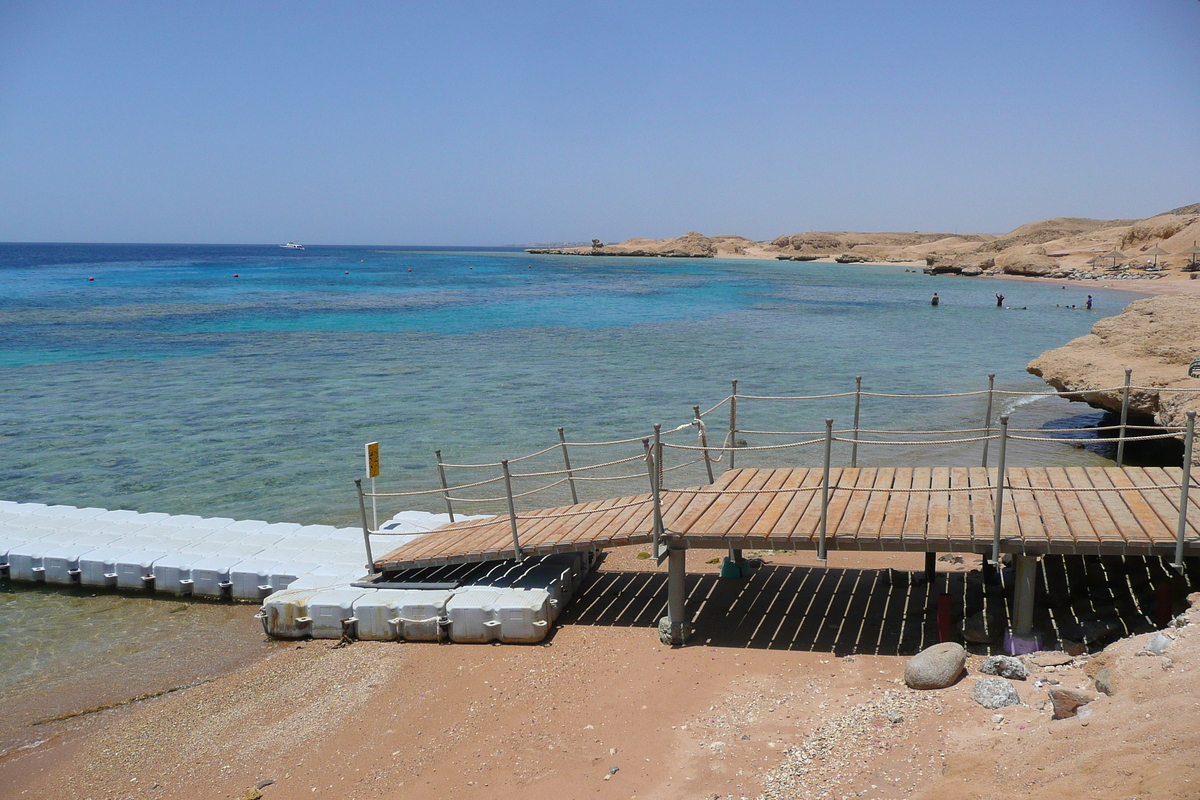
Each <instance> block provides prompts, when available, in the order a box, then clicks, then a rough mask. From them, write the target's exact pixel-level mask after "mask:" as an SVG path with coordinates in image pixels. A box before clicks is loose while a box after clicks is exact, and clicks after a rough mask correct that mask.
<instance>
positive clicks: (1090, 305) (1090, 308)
mask: <svg viewBox="0 0 1200 800" xmlns="http://www.w3.org/2000/svg"><path fill="white" fill-rule="evenodd" d="M1086 306H1087V310H1088V311H1091V310H1092V296H1091V295H1090V294H1089V295H1088V299H1087V303H1086Z"/></svg>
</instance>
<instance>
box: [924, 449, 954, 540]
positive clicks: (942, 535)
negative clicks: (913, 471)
mask: <svg viewBox="0 0 1200 800" xmlns="http://www.w3.org/2000/svg"><path fill="white" fill-rule="evenodd" d="M929 485H930V487H931V488H934V489H948V488H950V468H949V467H934V468H933V471H932V473H931V474H930V478H929ZM950 497H951V494H950V493H949V492H936V493H933V494H930V495H929V512H928V514H927V520H928V522H927V527H926V532H925V550H926V552H931V553H932V552H936V551H938V550H942V551H945V550H951V549H953V548H952V546H951V540H950Z"/></svg>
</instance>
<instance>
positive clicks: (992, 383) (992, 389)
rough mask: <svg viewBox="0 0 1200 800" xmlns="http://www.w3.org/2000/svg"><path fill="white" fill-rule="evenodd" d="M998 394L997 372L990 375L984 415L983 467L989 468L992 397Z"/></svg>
mask: <svg viewBox="0 0 1200 800" xmlns="http://www.w3.org/2000/svg"><path fill="white" fill-rule="evenodd" d="M995 395H996V373H994V372H993V373H991V374H989V375H988V402H987V411H986V412H985V413H984V415H983V436H984V439H983V465H982V466H983V468H984V469H987V459H988V445H989V444H991V441H992V398H993V397H995Z"/></svg>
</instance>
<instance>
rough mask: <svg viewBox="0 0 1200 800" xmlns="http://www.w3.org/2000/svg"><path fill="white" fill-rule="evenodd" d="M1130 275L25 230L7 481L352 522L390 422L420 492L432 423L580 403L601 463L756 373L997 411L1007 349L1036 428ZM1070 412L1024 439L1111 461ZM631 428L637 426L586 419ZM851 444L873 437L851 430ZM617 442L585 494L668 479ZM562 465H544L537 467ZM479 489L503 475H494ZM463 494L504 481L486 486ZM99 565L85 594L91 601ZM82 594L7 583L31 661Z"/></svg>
mask: <svg viewBox="0 0 1200 800" xmlns="http://www.w3.org/2000/svg"><path fill="white" fill-rule="evenodd" d="M935 292H936V293H937V294H938V295H939V298H940V303H939V305H938V306H936V307H934V306H932V305H931V303H930V300H931V297H932V295H933V294H934V293H935ZM997 293H1002V294H1003V295H1005V298H1004V301H1003V303H1002V306H1001V307H998V306H997V298H996V294H997ZM1089 294H1090V295H1092V297H1093V308H1092V309H1091V310H1090V311H1089V310H1086V309H1085V308H1084V305H1085V301H1086V298H1087V296H1088V295H1089ZM1133 299H1136V295H1133V294H1130V293H1127V292H1121V291H1117V290H1111V289H1107V288H1103V287H1099V286H1097V285H1095V284H1093V283H1090V282H1089V283H1076V282H1066V283H1061V284H1060V283H1053V282H1018V281H1009V280H1004V279H989V278H963V277H955V276H929V275H925V274H923V273H922V272H921V270H920V269H919V268H917V267H911V266H909V267H906V266H901V265H879V264H876V265H871V264H856V265H837V264H827V263H796V262H783V261H763V260H744V259H729V260H726V259H669V258H620V257H579V256H550V255H529V254H527V253H525V252H524V251H523V250H521V249H519V248H490V249H489V248H445V247H442V248H433V247H430V248H414V247H396V246H377V247H342V246H308V247H306V248H305V249H304V250H289V249H285V248H282V247H279V246H278V245H273V244H270V245H237V246H234V245H220V246H217V245H167V244H0V500H10V501H19V502H39V503H65V504H71V505H76V506H99V507H103V508H110V509H116V508H126V509H133V510H138V511H147V512H149V511H157V512H166V513H169V514H199V515H204V516H227V517H234V518H237V519H265V520H268V521H271V522H277V521H289V522H299V523H305V524H315V523H324V524H333V525H339V526H355V525H358V524H360V521H361V515H360V508H359V504H358V497H357V494H356V490H355V486H354V480H355V479H356V478H361V477H363V476H364V469H365V467H364V445H365V444H366V443H368V442H378V443H379V448H380V467H381V474H380V476H379V478H378V480H377V482H376V483H377V490H378V491H379V492H396V493H403V492H414V491H421V490H428V489H432V488H436V487H437V486H438V483H437V480H438V473H437V467H436V455H435V451H439V450H440V451H441V454H442V457H443V459H444V461H445V462H447V463H449V464H485V465H488V466H484V467H480V468H474V469H465V468H459V467H448V468H447V473H448V480H449V481H450V482H451V483H462V482H472V481H478V480H486V479H489V478H493V477H496V476H497V475H498V474H499V471H498V468H497V467H496V466H495V464H496V462H498V461H499V460H500V459H519V458H520V457H522V456H524V455H526V454H529V453H532V452H535V451H539V450H543V449H545V448H548V447H550V448H552V447H553V445H555V444H556V443H557V442H558V441H559V438H558V432H557V428H559V427H563V428H564V436H565V437H566V439H567V440H568V441H569V442H571V443H572V445H571V450H570V452H571V456H572V461H573V466H575V467H580V466H587V465H590V464H594V463H600V462H602V461H607V460H621V459H624V458H627V457H630V456H636V455H637V454H638V453H640V452H642V444H641V442H640V437H645V436H648V435H651V434H652V431H653V425H654V424H655V423H658V424H661V425H662V426H663V429H664V430H667V431H670V430H672V429H675V428H677V427H678V426H680V425H684V426H685V428H684V429H683V430H679V431H676V432H675V433H672V434H670V435H669V436H668V437H667V441H669V442H677V443H681V444H687V445H693V446H694V445H696V444H697V443H698V441H699V439H698V430H697V428H696V427H695V426H687V423H688V422H689V421H690V420H691V419H692V417H693V411H692V409H693V406H700V407H701V410H702V411H707V410H708V409H710V408H712V407H713V406H718V407H717V408H716V409H715V410H713V411H712V412H711V413H709V414H707V415H706V416H705V417H704V419H705V427H706V433H707V436H708V438H709V440H710V442H712V443H715V444H719V443H720V442H721V441H723V440H724V439H725V437H727V435H728V429H729V406H728V404H725V405H719V404H720V403H721V401H722V400H723V399H725V398H726V397H727V396H728V395H729V394H730V391H731V381H734V380H737V381H738V392H739V394H741V395H746V396H755V397H796V396H820V395H836V394H844V393H846V392H852V391H853V390H854V388H855V379H856V377H859V376H861V377H862V388H863V390H864V391H865V392H871V393H875V394H929V393H940V394H952V395H954V394H961V393H974V394H969V395H967V396H955V397H946V398H937V399H927V400H911V399H904V398H883V397H874V396H866V397H863V398H862V400H861V406H860V418H861V423H860V426H861V427H862V428H864V429H868V430H930V429H952V430H959V429H961V430H970V429H974V428H979V427H981V426H982V425H983V423H984V417H985V413H986V402H987V397H986V395H982V394H979V392H980V391H981V390H985V389H987V387H988V376H989V374H994V375H995V386H996V388H997V389H1001V390H1005V391H1015V392H1029V393H1032V394H1030V395H998V396H996V397H995V398H994V399H995V407H994V409H993V413H994V416H997V417H998V416H999V415H1000V414H1001V413H1005V414H1011V415H1012V425H1013V426H1014V427H1019V428H1022V429H1026V430H1041V429H1045V430H1060V429H1063V428H1077V427H1082V426H1087V425H1094V424H1096V423H1097V422H1098V421H1099V420H1100V415H1099V413H1098V412H1095V411H1093V410H1092V409H1089V408H1087V407H1086V406H1081V405H1079V404H1071V403H1068V402H1066V401H1064V400H1061V399H1058V398H1053V397H1044V396H1040V397H1039V396H1037V395H1038V394H1039V393H1044V392H1047V391H1048V387H1047V386H1046V385H1045V384H1044V383H1043V382H1042V381H1041V380H1040V379H1039V378H1037V377H1035V376H1033V375H1030V374H1029V373H1027V372H1026V370H1025V367H1026V365H1027V364H1028V362H1029V361H1030V360H1031V359H1033V358H1034V357H1036V356H1037V355H1038V354H1039V353H1041V352H1043V351H1044V350H1047V349H1049V348H1053V347H1057V346H1060V345H1062V344H1065V343H1066V342H1068V341H1070V340H1071V339H1073V338H1075V337H1078V336H1082V335H1084V334H1086V333H1087V332H1088V331H1089V329H1090V327H1091V326H1092V324H1093V323H1094V322H1096V320H1098V319H1100V318H1101V317H1104V316H1109V315H1111V314H1113V313H1116V312H1117V311H1118V310H1119V309H1121V308H1122V307H1123V306H1125V305H1126V304H1127V303H1129V302H1130V301H1131V300H1133ZM853 402H854V400H853V398H852V397H846V396H842V397H835V398H826V399H821V400H808V401H796V400H751V399H741V400H739V402H738V406H737V415H738V416H737V426H736V427H737V428H738V430H739V431H766V432H770V431H784V432H789V433H791V434H795V435H789V436H774V435H771V434H768V433H739V434H738V436H737V438H738V439H740V440H744V441H745V442H746V444H747V445H748V447H755V446H760V445H764V444H769V443H779V442H789V441H800V440H805V439H806V438H812V437H811V436H809V432H812V431H822V430H823V429H824V425H825V419H826V418H833V419H834V427H835V428H836V429H839V430H844V429H847V428H850V427H851V424H852V416H853ZM993 424H994V423H993ZM977 435H978V434H972V433H964V434H961V435H960V436H958V437H957V438H971V437H972V436H977ZM1062 436H1063V440H1062V441H1057V442H1053V443H1040V444H1033V443H1022V442H1013V443H1012V447H1011V449H1010V450H1009V453H1008V458H1009V463H1010V464H1024V465H1033V464H1106V463H1110V461H1109V459H1111V457H1112V452H1113V449H1112V447H1111V446H1110V445H1109V444H1108V443H1107V442H1105V441H1104V440H1103V439H1101V438H1097V437H1096V436H1095V435H1093V434H1090V433H1087V432H1084V433H1069V434H1062ZM864 437H865V435H864ZM879 437H880V438H887V437H888V434H879ZM891 438H893V439H895V438H897V437H896V436H894V435H893V436H891ZM900 438H903V437H900ZM908 438H910V439H911V438H912V437H908ZM622 439H625V440H630V441H627V442H626V443H625V444H623V445H619V446H614V447H610V448H603V447H592V448H589V447H584V446H583V445H582V444H579V445H578V446H576V443H587V442H600V441H611V440H622ZM993 446H994V445H993ZM820 450H821V448H820V447H806V448H794V449H789V450H776V451H756V450H749V449H747V450H746V451H745V452H743V453H739V454H738V456H737V458H738V461H737V463H738V464H739V465H746V466H750V465H759V464H764V465H765V464H769V465H784V464H799V465H811V464H816V463H819V459H820V457H821V452H820ZM994 452H995V451H994V450H993V455H992V458H993V459H994V457H995V456H994ZM695 455H696V451H684V450H669V451H668V452H667V455H666V457H665V459H664V461H665V466H666V467H672V466H676V467H679V468H678V469H676V470H674V471H672V472H671V474H670V475H669V476H666V480H667V482H668V485H671V484H672V483H673V484H674V485H676V486H682V485H695V484H698V483H703V482H705V480H706V478H705V477H704V472H703V466H702V464H692V465H688V466H680V465H681V464H683V463H684V462H685V461H687V460H690V459H691V458H692V457H693V456H695ZM981 455H982V454H981V445H980V444H979V443H977V442H974V443H972V442H968V443H960V444H955V445H944V446H940V447H922V448H916V447H902V446H878V447H870V446H863V447H861V448H860V449H859V452H858V453H857V458H858V463H859V464H860V465H865V466H889V465H890V466H897V465H933V464H941V465H974V464H977V463H981V462H980V459H981ZM834 458H835V460H837V462H838V463H840V464H845V463H848V459H849V458H850V452H849V449H848V445H845V444H842V443H839V444H838V445H837V447H836V448H835V456H834ZM559 459H561V451H559V450H555V449H551V450H550V451H549V452H547V453H546V454H544V455H543V456H541V457H539V458H537V459H531V460H526V461H517V462H516V463H515V464H514V466H513V469H514V471H523V472H524V473H529V472H536V471H539V470H542V471H549V470H553V469H556V468H558V467H559V466H560V465H561V461H560V460H559ZM993 463H994V461H993ZM517 465H520V466H519V467H518V466H517ZM726 465H727V462H722V463H721V464H718V466H717V469H718V470H720V469H723V468H724V467H725V466H726ZM620 469H625V470H627V473H628V475H627V477H628V480H625V481H615V482H600V481H593V482H587V483H580V484H579V486H578V487H577V488H578V492H579V495H580V499H581V500H585V499H595V498H597V497H602V496H616V495H620V494H630V493H635V492H641V491H645V488H646V481H645V475H644V466H642V465H641V463H639V462H632V463H631V464H627V465H623V466H622V467H620ZM539 480H542V479H539ZM545 482H546V481H545V480H542V483H545ZM367 485H368V486H369V485H370V482H369V481H368V484H367ZM538 485H540V484H538V482H537V480H535V479H518V485H517V487H516V490H517V491H518V492H519V493H520V492H523V491H526V490H529V489H530V488H531V487H532V488H537V486H538ZM566 491H567V487H566V486H564V485H560V486H558V487H556V488H554V489H552V490H549V491H547V492H545V493H542V494H535V495H530V496H527V497H524V498H521V499H520V500H518V509H521V508H532V507H539V506H546V505H555V504H558V503H561V502H567V500H566ZM458 494H459V495H460V496H464V497H472V496H473V497H475V498H487V497H493V498H494V497H495V496H496V495H497V484H490V485H488V486H486V487H482V488H480V489H476V490H462V491H460V492H458ZM406 509H416V510H423V511H430V512H440V511H444V510H445V505H444V501H443V499H442V497H441V496H440V495H436V494H434V495H416V496H407V497H389V498H380V500H379V501H378V506H377V509H376V511H375V512H372V513H378V515H379V516H380V517H381V518H382V517H384V516H390V515H391V514H392V513H395V512H397V511H402V510H406ZM457 510H459V511H460V512H467V513H501V512H502V511H503V510H504V505H503V503H502V502H501V501H499V500H496V499H491V500H487V499H484V501H483V502H479V503H475V504H470V505H460V507H459V509H457ZM87 594H88V593H80V596H79V597H77V598H74V599H73V601H72V602H78V603H80V604H83V606H82V607H83V608H85V610H86V604H87V603H88V602H90V600H91V598H89V597H88V596H86V595H87ZM64 602H65V601H63V600H62V599H61V598H57V599H54V600H48V599H46V596H45V594H44V593H43V592H42V591H41V590H34V591H29V590H24V589H20V588H14V587H13V586H11V585H8V584H0V674H21V675H28V674H30V673H29V670H28V669H27V668H28V666H29V663H30V662H29V659H31V658H32V659H35V661H36V663H37V664H39V665H44V663H45V661H44V660H46V659H48V660H49V662H48V663H62V662H63V659H68V660H70V659H71V658H73V657H74V656H75V655H77V654H78V651H77V650H72V649H71V647H69V646H66V645H64V647H65V648H66V649H64V650H62V651H61V652H59V651H54V652H48V651H46V650H45V649H44V644H43V645H38V646H37V647H34V648H32V649H31V647H30V646H28V645H29V636H28V635H27V634H26V633H23V632H22V631H23V629H24V628H25V627H26V623H27V622H28V620H30V619H31V615H42V616H41V617H39V619H41V620H42V622H41V623H39V624H43V625H48V626H49V628H48V630H51V631H57V632H58V634H59V635H60V638H65V639H66V640H68V643H69V642H70V640H71V636H70V634H64V631H67V630H69V629H70V626H78V615H79V614H80V613H81V612H80V610H79V607H71V608H70V609H68V610H67V611H63V609H64V607H65V606H71V603H70V602H66V603H65V606H64ZM129 602H132V601H129ZM115 606H119V603H118V602H117V601H114V600H112V598H107V599H106V600H105V605H104V607H105V608H106V609H107V611H106V613H109V614H112V613H118V614H119V613H120V612H114V611H113V608H114V607H115ZM138 613H141V612H138ZM56 614H58V615H59V616H58V617H56V616H55V615H56ZM47 615H48V616H47ZM85 616H86V613H85ZM60 617H61V620H62V624H61V626H60V627H58V628H56V627H55V625H56V624H57V623H55V622H54V620H55V619H59V618H60ZM44 630H45V629H43V632H44ZM39 636H41V637H42V638H45V636H42V634H39ZM50 638H54V637H53V636H51V637H50ZM80 646H81V647H87V646H88V645H87V644H86V642H84V643H83V644H81V645H80ZM39 648H40V649H39ZM51 650H53V648H51ZM35 651H36V655H31V653H34V652H35ZM21 659H25V660H24V661H22V660H21ZM37 659H42V661H37ZM20 665H24V667H21V666H20ZM34 672H36V669H35V670H34ZM0 683H2V682H0ZM8 688H9V689H10V690H11V689H13V686H12V685H10V686H9V687H8ZM4 691H5V687H4V686H3V685H0V696H2V695H3V693H4Z"/></svg>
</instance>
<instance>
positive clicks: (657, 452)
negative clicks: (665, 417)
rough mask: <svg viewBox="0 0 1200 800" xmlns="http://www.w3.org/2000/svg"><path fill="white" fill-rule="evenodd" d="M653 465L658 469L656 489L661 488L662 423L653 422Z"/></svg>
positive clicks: (660, 489)
mask: <svg viewBox="0 0 1200 800" xmlns="http://www.w3.org/2000/svg"><path fill="white" fill-rule="evenodd" d="M654 466H655V467H656V468H657V469H658V490H659V491H660V492H661V491H662V488H663V444H662V425H660V424H659V423H657V422H656V423H654Z"/></svg>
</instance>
